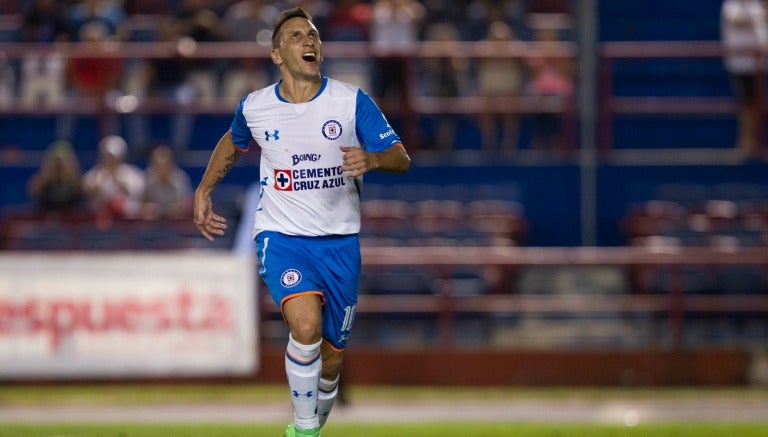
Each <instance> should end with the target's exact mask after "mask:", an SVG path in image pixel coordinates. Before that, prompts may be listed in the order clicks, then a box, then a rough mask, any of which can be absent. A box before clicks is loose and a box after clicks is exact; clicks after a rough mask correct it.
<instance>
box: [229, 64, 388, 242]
mask: <svg viewBox="0 0 768 437" xmlns="http://www.w3.org/2000/svg"><path fill="white" fill-rule="evenodd" d="M231 131H232V139H233V141H234V143H235V145H236V146H237V147H238V148H240V149H241V150H243V151H245V150H248V148H249V143H250V141H251V138H253V139H254V140H255V141H256V143H257V144H258V145H259V147H260V148H261V164H260V169H259V171H260V182H261V196H260V201H259V206H258V208H257V210H256V218H255V224H254V232H253V234H254V236H255V235H256V234H258V233H259V232H261V231H266V230H269V231H276V232H281V233H284V234H287V235H301V236H326V235H350V234H356V233H358V232H360V191H361V189H362V182H363V179H362V177H349V176H345V175H344V174H342V171H341V166H342V158H343V152H342V151H341V150H339V147H340V146H354V147H362V148H364V149H365V150H367V151H371V152H379V151H383V150H386V149H388V148H389V147H391V146H393V145H395V144H398V143H401V140H400V138H399V137H398V136H397V134H396V133H395V131H394V130H393V129H392V127H391V126H390V125H389V123H388V122H387V120H386V118H385V117H384V115H383V114H382V113H381V110H379V108H378V107H377V106H376V104H375V103H374V102H373V100H371V98H370V97H369V96H368V95H367V94H366V93H364V92H363V91H362V90H361V89H360V88H358V87H356V86H353V85H349V84H346V83H343V82H339V81H336V80H333V79H329V78H327V77H323V82H322V85H321V87H320V90H319V91H318V93H317V95H315V97H313V98H312V100H310V101H309V102H306V103H290V102H288V101H286V100H285V99H283V98H282V97H281V96H280V91H279V83H278V84H274V85H271V86H268V87H266V88H263V89H260V90H257V91H254V92H252V93H251V94H249V95H247V96H246V97H245V98H243V100H241V101H240V105H239V106H238V108H237V111H236V112H235V117H234V120H233V121H232V126H231Z"/></svg>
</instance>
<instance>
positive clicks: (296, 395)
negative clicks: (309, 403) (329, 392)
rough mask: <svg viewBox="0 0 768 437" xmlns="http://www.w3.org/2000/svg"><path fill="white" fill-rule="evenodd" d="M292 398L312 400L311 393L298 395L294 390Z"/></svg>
mask: <svg viewBox="0 0 768 437" xmlns="http://www.w3.org/2000/svg"><path fill="white" fill-rule="evenodd" d="M293 397H295V398H296V399H311V398H312V391H311V390H310V391H308V392H306V393H299V392H297V391H296V390H294V391H293Z"/></svg>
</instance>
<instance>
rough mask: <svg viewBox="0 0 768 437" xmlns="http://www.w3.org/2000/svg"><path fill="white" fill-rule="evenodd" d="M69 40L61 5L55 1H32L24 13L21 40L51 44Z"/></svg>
mask: <svg viewBox="0 0 768 437" xmlns="http://www.w3.org/2000/svg"><path fill="white" fill-rule="evenodd" d="M69 39H70V35H69V27H68V26H67V21H66V20H65V18H64V10H63V9H62V7H61V3H60V2H57V1H56V0H33V1H32V3H31V4H30V6H29V8H28V9H27V10H26V12H25V13H24V21H23V23H22V25H21V40H22V41H24V42H53V41H65V40H69Z"/></svg>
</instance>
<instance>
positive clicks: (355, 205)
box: [194, 8, 411, 437]
mask: <svg viewBox="0 0 768 437" xmlns="http://www.w3.org/2000/svg"><path fill="white" fill-rule="evenodd" d="M271 56H272V61H273V62H274V63H275V64H276V65H277V66H278V67H279V70H280V75H281V80H280V81H279V82H278V83H276V84H274V85H271V86H268V87H266V88H263V89H260V90H257V91H254V92H252V93H251V94H249V95H247V96H246V97H245V98H244V99H242V100H241V101H240V104H239V106H238V107H237V110H236V111H235V116H234V119H233V121H232V124H231V126H230V129H229V130H228V131H227V132H226V133H225V134H224V136H223V137H222V138H221V139H220V140H219V142H218V144H217V145H216V147H215V149H214V150H213V153H212V155H211V158H210V160H209V162H208V166H207V168H206V170H205V173H204V174H203V177H202V180H201V181H200V185H199V187H198V188H197V189H196V191H195V206H194V220H195V223H196V225H197V227H198V229H199V231H200V233H201V234H202V235H203V236H205V237H206V238H207V239H209V240H213V239H214V238H215V236H221V235H224V231H225V229H226V228H227V224H226V221H225V219H224V218H223V217H221V216H219V215H217V214H216V213H214V212H213V210H212V205H211V197H210V196H211V192H212V191H213V190H214V188H215V187H216V186H217V185H218V183H219V182H220V181H221V180H222V179H223V178H224V176H225V175H226V174H227V173H228V172H229V170H230V169H231V168H232V166H233V165H234V164H235V162H236V161H237V159H238V158H239V157H240V155H241V154H242V153H243V152H245V151H247V150H248V148H249V142H250V141H251V139H253V140H255V142H256V144H258V146H259V147H260V148H261V163H260V176H259V177H260V179H259V180H260V184H261V199H260V204H259V207H258V209H257V211H256V218H255V225H254V232H253V233H254V238H255V240H256V254H257V256H258V259H259V261H260V268H259V274H260V275H261V277H262V278H263V279H264V282H265V283H266V284H267V287H268V288H269V291H270V294H271V295H272V298H273V299H274V300H275V302H276V303H277V304H278V305H279V307H280V308H281V311H282V314H283V317H284V319H285V321H286V323H287V325H288V328H289V331H290V334H289V338H288V346H287V348H286V352H285V370H286V375H287V379H288V385H289V389H290V394H291V399H292V402H293V412H294V423H291V424H290V425H288V427H287V429H286V431H285V435H286V436H288V437H293V436H319V435H320V428H321V427H322V426H323V425H324V424H325V420H326V419H327V417H328V414H329V413H330V411H331V408H332V406H333V402H334V399H335V397H336V393H337V392H338V390H337V387H338V381H339V374H340V372H341V366H342V361H343V358H344V350H345V348H346V347H347V340H348V337H349V333H350V330H351V328H352V322H353V320H354V317H355V308H356V305H357V294H358V290H357V287H358V278H359V274H360V268H361V260H360V244H359V238H358V233H359V231H360V193H361V188H362V176H363V174H364V173H366V172H368V171H371V170H379V171H385V172H391V173H404V172H407V171H408V169H409V168H410V162H411V161H410V158H409V156H408V154H407V152H406V150H405V148H404V147H403V145H402V142H401V140H400V138H399V136H398V135H397V134H396V133H395V131H394V130H393V129H392V127H391V126H390V125H389V123H388V122H387V120H386V118H385V117H384V115H383V114H382V113H381V111H380V110H379V109H378V107H377V106H376V105H375V104H374V102H373V101H372V100H371V98H370V97H369V96H368V95H367V94H366V93H364V92H363V91H362V90H360V89H359V88H358V87H356V86H353V85H349V84H346V83H343V82H339V81H336V80H333V79H330V78H328V77H325V76H323V75H322V74H321V69H320V67H321V64H322V62H323V52H322V42H321V41H320V35H319V34H318V31H317V28H316V27H315V26H314V24H313V23H312V18H311V16H310V15H309V14H307V13H306V12H305V11H304V10H302V9H301V8H292V9H288V10H285V11H283V12H281V13H280V15H279V16H278V17H277V18H276V20H275V23H274V28H273V33H272V52H271Z"/></svg>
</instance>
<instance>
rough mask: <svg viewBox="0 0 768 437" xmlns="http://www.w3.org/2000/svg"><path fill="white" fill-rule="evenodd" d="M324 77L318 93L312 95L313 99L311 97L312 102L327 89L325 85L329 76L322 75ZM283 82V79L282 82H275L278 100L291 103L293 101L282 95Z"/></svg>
mask: <svg viewBox="0 0 768 437" xmlns="http://www.w3.org/2000/svg"><path fill="white" fill-rule="evenodd" d="M322 79H323V80H322V82H321V83H320V89H318V90H317V93H316V94H315V95H314V96H312V98H311V99H309V101H310V102H311V101H312V100H315V99H316V98H317V97H318V96H320V94H322V93H323V91H324V90H325V86H326V85H328V77H327V76H322ZM282 82H283V80H282V79H280V82H278V83H277V84H275V96H276V97H277V100H280V101H281V102H284V103H291V102H289V101H288V100H285V99H284V98H283V96H281V95H280V84H281V83H282Z"/></svg>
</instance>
